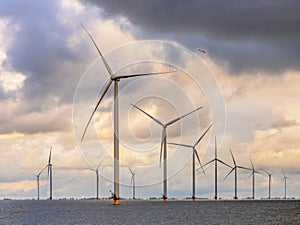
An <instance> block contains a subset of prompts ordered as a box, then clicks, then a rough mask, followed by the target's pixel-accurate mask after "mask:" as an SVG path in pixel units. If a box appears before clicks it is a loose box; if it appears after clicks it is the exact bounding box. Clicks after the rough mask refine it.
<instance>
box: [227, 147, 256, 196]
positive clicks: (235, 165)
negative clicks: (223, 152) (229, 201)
mask: <svg viewBox="0 0 300 225" xmlns="http://www.w3.org/2000/svg"><path fill="white" fill-rule="evenodd" d="M229 150H230V154H231V158H232V161H233V164H234V167H232V169H231V170H230V171H229V173H228V174H227V175H226V176H225V178H224V180H226V178H227V177H228V176H229V175H230V174H231V173H232V171H234V197H233V199H238V197H237V169H244V170H251V169H249V168H246V167H243V166H239V165H237V164H236V161H235V159H234V157H233V154H232V151H231V149H229Z"/></svg>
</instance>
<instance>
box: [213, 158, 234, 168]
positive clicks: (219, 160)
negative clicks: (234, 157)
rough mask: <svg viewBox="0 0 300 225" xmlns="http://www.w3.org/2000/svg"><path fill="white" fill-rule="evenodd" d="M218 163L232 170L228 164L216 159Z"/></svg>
mask: <svg viewBox="0 0 300 225" xmlns="http://www.w3.org/2000/svg"><path fill="white" fill-rule="evenodd" d="M216 160H217V161H218V162H220V163H222V164H223V165H225V166H227V167H229V168H232V167H231V166H229V165H228V164H227V163H225V162H223V161H222V160H220V159H216Z"/></svg>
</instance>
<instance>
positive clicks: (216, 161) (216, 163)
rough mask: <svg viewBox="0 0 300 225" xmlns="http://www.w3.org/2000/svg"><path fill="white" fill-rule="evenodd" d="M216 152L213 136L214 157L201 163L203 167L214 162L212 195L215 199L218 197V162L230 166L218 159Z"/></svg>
mask: <svg viewBox="0 0 300 225" xmlns="http://www.w3.org/2000/svg"><path fill="white" fill-rule="evenodd" d="M217 154H218V153H217V137H216V136H215V158H214V159H212V160H210V161H209V162H207V163H205V164H204V165H203V167H205V166H207V165H209V164H210V163H212V162H215V197H214V199H215V200H217V199H218V162H220V163H222V164H223V165H225V166H227V167H229V168H232V167H231V166H229V165H228V164H227V163H225V162H223V161H222V160H220V159H218V155H217Z"/></svg>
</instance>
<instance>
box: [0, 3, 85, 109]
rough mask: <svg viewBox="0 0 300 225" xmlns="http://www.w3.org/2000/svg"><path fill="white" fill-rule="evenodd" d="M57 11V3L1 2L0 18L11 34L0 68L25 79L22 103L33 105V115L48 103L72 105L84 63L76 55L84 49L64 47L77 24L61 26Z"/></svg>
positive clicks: (79, 56)
mask: <svg viewBox="0 0 300 225" xmlns="http://www.w3.org/2000/svg"><path fill="white" fill-rule="evenodd" d="M59 10H60V3H59V1H51V2H44V1H43V2H37V1H17V0H12V1H1V2H0V18H5V19H8V20H9V27H11V28H12V31H11V32H10V33H12V34H13V40H12V41H11V44H10V46H9V47H8V49H7V51H6V54H7V59H6V61H5V62H3V64H2V66H3V67H7V68H13V70H14V71H16V72H21V73H22V74H25V75H26V76H27V77H26V81H25V84H24V87H23V90H22V94H23V95H24V101H26V99H27V100H28V99H29V100H30V101H31V104H33V103H36V105H35V107H33V108H32V110H33V111H37V110H40V108H41V107H43V106H45V104H46V103H47V100H48V99H52V98H57V99H58V101H60V102H66V101H69V102H70V101H72V98H73V94H74V90H75V87H76V83H77V81H78V79H79V78H80V76H81V73H79V71H80V69H79V68H80V65H82V64H80V63H79V62H82V61H83V57H84V54H79V52H81V53H84V51H82V49H80V48H82V47H83V46H78V47H77V48H76V47H75V48H72V49H71V48H69V47H68V45H67V43H68V39H69V37H70V36H71V35H72V34H73V32H74V30H76V28H78V27H79V26H80V24H79V23H77V24H74V26H70V25H67V24H65V23H63V22H62V21H61V19H60V18H59V16H58V15H59ZM75 23H76V22H75ZM70 65H73V66H70ZM82 66H83V65H82ZM81 71H84V68H83V67H82V69H81ZM66 93H68V94H66ZM27 103H28V102H27Z"/></svg>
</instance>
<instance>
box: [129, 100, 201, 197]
mask: <svg viewBox="0 0 300 225" xmlns="http://www.w3.org/2000/svg"><path fill="white" fill-rule="evenodd" d="M132 106H133V107H135V108H136V109H138V110H139V111H141V112H142V113H144V114H146V115H147V116H148V117H150V118H151V119H152V120H153V121H155V122H156V123H157V124H159V125H160V126H162V128H163V130H162V136H161V146H160V155H159V159H160V161H159V162H160V163H161V158H162V150H163V149H164V151H163V154H164V161H163V163H164V165H163V201H164V202H166V201H167V199H168V197H167V127H168V126H170V125H172V124H174V123H175V122H177V121H179V120H181V119H182V118H184V117H186V116H188V115H190V114H191V113H193V112H195V111H197V110H199V109H201V108H202V107H199V108H197V109H195V110H193V111H191V112H189V113H187V114H185V115H183V116H180V117H178V118H176V119H173V120H170V121H169V122H167V123H162V122H161V121H159V120H158V119H156V118H154V117H153V116H151V115H150V114H148V113H147V112H145V111H144V110H142V109H141V108H139V107H137V106H136V105H133V104H132Z"/></svg>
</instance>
